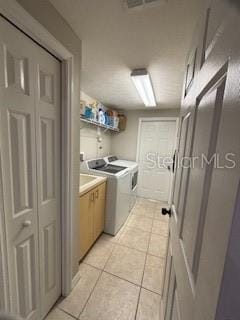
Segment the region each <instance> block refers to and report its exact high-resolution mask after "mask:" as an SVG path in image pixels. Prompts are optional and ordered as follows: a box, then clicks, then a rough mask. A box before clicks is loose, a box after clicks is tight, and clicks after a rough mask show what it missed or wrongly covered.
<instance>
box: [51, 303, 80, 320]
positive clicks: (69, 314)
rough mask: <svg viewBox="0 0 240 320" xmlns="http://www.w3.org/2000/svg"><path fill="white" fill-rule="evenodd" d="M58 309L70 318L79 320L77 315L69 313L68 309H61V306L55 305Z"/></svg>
mask: <svg viewBox="0 0 240 320" xmlns="http://www.w3.org/2000/svg"><path fill="white" fill-rule="evenodd" d="M56 308H57V309H58V310H60V311H62V312H64V313H65V314H67V315H68V316H70V317H71V318H73V319H76V320H79V319H78V318H77V317H75V316H74V315H72V314H71V313H69V312H68V311H66V310H64V309H62V308H59V307H58V306H57V307H56Z"/></svg>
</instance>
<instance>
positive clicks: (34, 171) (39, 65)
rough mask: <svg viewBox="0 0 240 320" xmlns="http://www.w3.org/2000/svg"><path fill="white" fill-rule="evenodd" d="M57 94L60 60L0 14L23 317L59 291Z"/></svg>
mask: <svg viewBox="0 0 240 320" xmlns="http://www.w3.org/2000/svg"><path fill="white" fill-rule="evenodd" d="M44 72H45V73H44ZM59 95H60V66H59V63H58V62H57V61H55V59H54V58H52V57H51V56H49V55H48V54H47V53H46V52H45V51H44V50H43V49H41V48H40V47H38V46H37V45H36V44H35V43H34V42H33V41H32V40H30V39H29V38H28V37H26V36H25V35H24V34H22V33H21V32H20V31H18V30H17V29H16V28H15V27H13V26H12V25H11V24H9V23H8V22H6V21H5V20H4V19H3V18H0V101H1V106H0V139H1V147H2V184H3V198H4V211H5V221H6V238H7V251H8V269H9V280H10V297H11V311H12V312H14V313H16V314H18V315H20V316H21V317H22V318H24V319H39V318H41V317H43V315H45V314H46V312H47V311H48V310H49V308H50V306H51V305H52V304H53V303H54V302H55V300H56V299H57V297H58V296H59V295H60V293H61V289H60V288H61V277H60V274H61V259H60V253H61V245H60V206H59V185H60V181H59V176H60V166H59V163H60V151H59V149H60V145H59V143H60V142H59V134H60V132H59V123H60V119H59V118H60V116H59V115H60V104H59Z"/></svg>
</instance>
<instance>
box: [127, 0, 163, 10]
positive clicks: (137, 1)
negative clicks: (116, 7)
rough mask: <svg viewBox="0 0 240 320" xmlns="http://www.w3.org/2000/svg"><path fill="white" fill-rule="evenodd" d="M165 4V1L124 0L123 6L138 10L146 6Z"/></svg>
mask: <svg viewBox="0 0 240 320" xmlns="http://www.w3.org/2000/svg"><path fill="white" fill-rule="evenodd" d="M166 2H167V0H125V4H126V6H127V8H128V9H135V8H139V9H140V8H144V7H147V6H153V5H159V4H162V3H166Z"/></svg>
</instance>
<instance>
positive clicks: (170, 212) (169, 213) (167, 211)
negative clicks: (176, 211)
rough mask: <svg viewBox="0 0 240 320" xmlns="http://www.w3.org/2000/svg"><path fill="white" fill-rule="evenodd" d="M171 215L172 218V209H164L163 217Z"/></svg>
mask: <svg viewBox="0 0 240 320" xmlns="http://www.w3.org/2000/svg"><path fill="white" fill-rule="evenodd" d="M167 214H168V215H169V217H171V215H172V210H171V209H169V210H168V209H167V208H162V215H164V216H166V215H167Z"/></svg>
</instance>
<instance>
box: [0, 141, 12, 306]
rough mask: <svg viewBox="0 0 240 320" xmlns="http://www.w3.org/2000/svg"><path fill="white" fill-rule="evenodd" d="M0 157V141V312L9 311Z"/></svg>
mask: <svg viewBox="0 0 240 320" xmlns="http://www.w3.org/2000/svg"><path fill="white" fill-rule="evenodd" d="M1 162H2V157H1V141H0V286H1V288H2V290H1V292H0V310H2V311H4V312H9V311H10V296H9V281H8V263H7V245H6V244H7V241H6V232H5V226H6V224H5V215H4V202H3V190H2V165H1Z"/></svg>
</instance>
